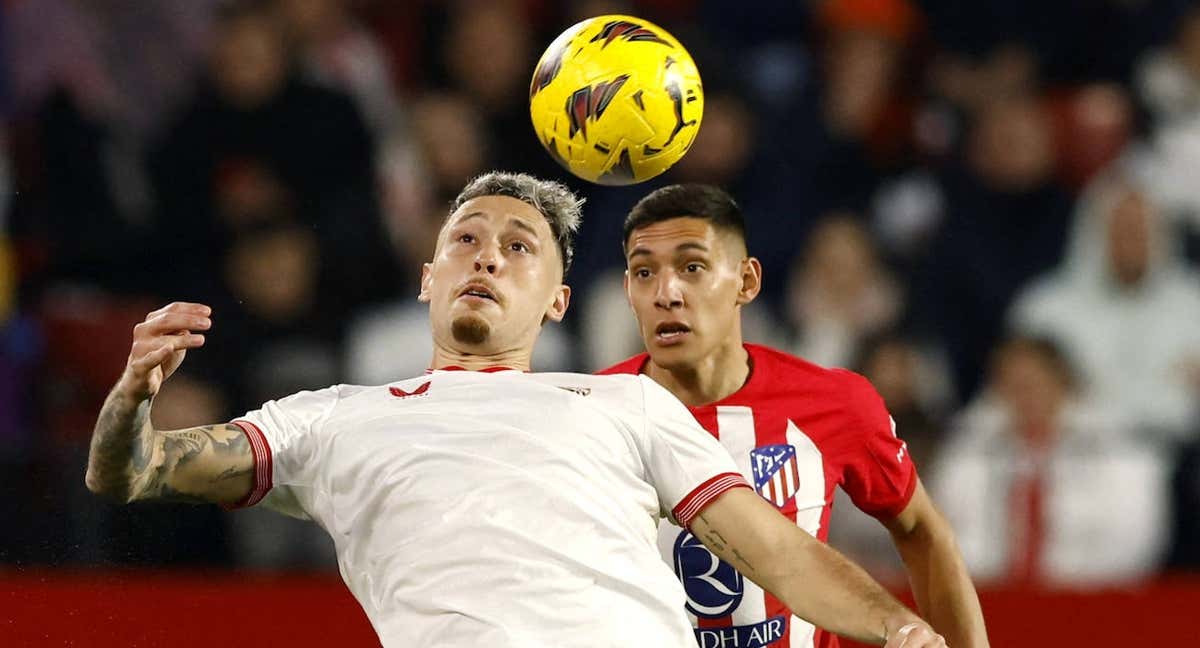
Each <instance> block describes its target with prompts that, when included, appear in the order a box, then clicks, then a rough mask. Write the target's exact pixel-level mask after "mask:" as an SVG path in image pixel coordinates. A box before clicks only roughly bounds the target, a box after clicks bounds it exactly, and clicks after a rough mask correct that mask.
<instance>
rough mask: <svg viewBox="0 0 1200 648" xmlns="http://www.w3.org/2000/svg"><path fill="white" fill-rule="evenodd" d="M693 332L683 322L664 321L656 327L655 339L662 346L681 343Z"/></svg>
mask: <svg viewBox="0 0 1200 648" xmlns="http://www.w3.org/2000/svg"><path fill="white" fill-rule="evenodd" d="M691 332H692V329H691V327H689V326H688V325H687V324H684V323H683V322H662V323H661V324H659V325H658V326H656V327H655V328H654V340H655V341H656V342H658V343H659V345H661V346H670V345H673V344H681V343H683V341H684V340H685V339H686V338H687V336H688V335H690V334H691Z"/></svg>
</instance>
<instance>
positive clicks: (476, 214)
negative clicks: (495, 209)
mask: <svg viewBox="0 0 1200 648" xmlns="http://www.w3.org/2000/svg"><path fill="white" fill-rule="evenodd" d="M487 215H488V214H487V212H482V211H473V212H471V213H469V214H466V215H464V216H462V217H460V218H459V219H458V220H456V221H454V223H452V225H461V224H462V223H464V222H466V221H469V220H471V219H472V218H483V217H484V216H487ZM509 223H510V224H512V225H513V226H515V227H516V228H517V229H520V230H524V231H526V232H529V233H530V234H532V235H533V237H534V238H535V239H536V238H537V236H538V232H537V230H536V229H534V228H533V226H532V225H530V224H529V223H526V222H525V221H523V220H521V219H520V218H510V219H509Z"/></svg>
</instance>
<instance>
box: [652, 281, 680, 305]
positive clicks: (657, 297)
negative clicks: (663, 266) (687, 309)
mask: <svg viewBox="0 0 1200 648" xmlns="http://www.w3.org/2000/svg"><path fill="white" fill-rule="evenodd" d="M654 305H655V306H657V307H659V308H662V309H665V310H671V309H673V308H680V307H681V306H683V291H681V290H680V289H679V278H678V277H676V276H675V273H673V272H664V273H662V274H660V275H659V279H658V282H657V284H656V285H655V292H654Z"/></svg>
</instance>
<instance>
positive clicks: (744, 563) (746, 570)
mask: <svg viewBox="0 0 1200 648" xmlns="http://www.w3.org/2000/svg"><path fill="white" fill-rule="evenodd" d="M731 549H732V551H733V555H734V556H735V557H737V559H738V562H739V563H741V566H739V567H738V568H737V570H738V571H740V572H742V573H743V574H753V573H755V569H754V565H751V564H750V561H749V560H746V557H745V556H743V555H742V552H740V551H738V550H737V547H731Z"/></svg>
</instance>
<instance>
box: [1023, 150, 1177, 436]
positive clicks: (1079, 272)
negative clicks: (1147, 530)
mask: <svg viewBox="0 0 1200 648" xmlns="http://www.w3.org/2000/svg"><path fill="white" fill-rule="evenodd" d="M1149 171H1150V170H1149V169H1148V168H1145V167H1144V166H1143V167H1142V168H1138V167H1137V166H1135V163H1133V162H1130V163H1129V164H1126V165H1122V166H1118V167H1115V168H1113V169H1111V170H1110V171H1109V172H1107V173H1105V174H1104V175H1101V176H1100V177H1098V178H1097V179H1096V180H1095V181H1093V182H1092V184H1091V185H1090V186H1089V187H1088V190H1087V192H1086V193H1085V194H1084V195H1083V196H1082V197H1081V198H1080V200H1079V202H1078V206H1077V208H1076V214H1075V223H1074V229H1073V230H1072V233H1071V240H1070V247H1069V250H1068V254H1067V256H1066V258H1065V259H1064V260H1063V263H1062V264H1061V265H1060V266H1059V267H1058V269H1056V270H1055V271H1054V272H1053V273H1052V274H1049V275H1047V276H1045V277H1042V278H1040V279H1039V280H1038V281H1037V282H1036V283H1034V284H1032V285H1031V286H1029V287H1028V288H1026V289H1025V290H1023V291H1022V293H1021V294H1020V295H1019V296H1018V298H1017V300H1016V302H1015V303H1014V305H1013V309H1012V312H1011V314H1010V315H1009V319H1010V321H1011V323H1012V326H1013V327H1014V328H1015V329H1016V330H1018V331H1021V332H1023V333H1026V334H1036V335H1042V336H1051V337H1053V338H1054V339H1055V340H1057V341H1058V342H1059V344H1060V345H1062V347H1063V349H1064V350H1065V352H1066V353H1067V355H1068V357H1069V358H1070V359H1071V362H1072V364H1073V365H1074V366H1075V367H1076V368H1077V369H1078V371H1079V374H1080V378H1081V379H1082V380H1083V381H1084V382H1085V383H1086V384H1087V385H1088V389H1089V390H1091V393H1092V394H1094V395H1095V396H1096V397H1097V399H1098V400H1099V401H1101V402H1103V403H1106V404H1107V405H1109V406H1111V407H1113V408H1114V413H1115V414H1117V415H1119V416H1120V417H1121V423H1120V424H1119V425H1118V429H1120V430H1123V431H1124V432H1126V433H1129V434H1133V435H1136V436H1137V437H1139V438H1143V439H1146V440H1148V441H1151V442H1157V441H1163V440H1177V439H1181V438H1182V437H1184V436H1185V435H1187V434H1189V433H1190V432H1192V430H1193V429H1194V425H1195V423H1196V416H1197V413H1198V411H1200V409H1198V408H1200V385H1198V384H1197V381H1196V379H1195V377H1194V373H1192V372H1194V370H1195V368H1196V367H1200V327H1198V326H1196V323H1197V322H1200V278H1197V277H1196V275H1195V274H1194V272H1193V271H1192V270H1190V269H1189V268H1187V267H1186V266H1185V265H1184V264H1183V263H1182V261H1181V260H1180V256H1179V254H1180V250H1179V239H1178V237H1177V236H1176V235H1175V232H1174V229H1173V227H1172V225H1173V224H1172V223H1170V222H1169V221H1168V220H1167V219H1166V217H1165V215H1164V214H1163V213H1162V210H1161V209H1160V207H1159V206H1158V203H1157V202H1156V198H1155V195H1154V194H1153V193H1151V191H1150V188H1149V186H1148V184H1147V183H1148V182H1149V180H1150V178H1149V176H1148V173H1149Z"/></svg>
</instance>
